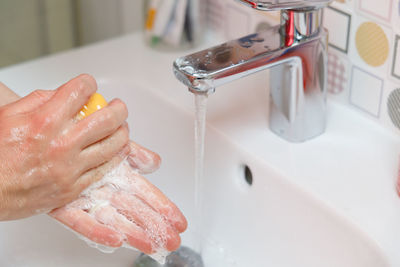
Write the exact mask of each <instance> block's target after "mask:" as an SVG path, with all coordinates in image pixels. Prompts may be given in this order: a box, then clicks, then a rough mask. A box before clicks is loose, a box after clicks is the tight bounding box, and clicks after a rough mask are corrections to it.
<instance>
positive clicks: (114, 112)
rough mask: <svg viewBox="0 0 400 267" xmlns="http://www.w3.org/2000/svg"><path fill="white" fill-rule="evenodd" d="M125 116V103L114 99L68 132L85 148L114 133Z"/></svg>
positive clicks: (126, 111) (126, 114) (126, 112)
mask: <svg viewBox="0 0 400 267" xmlns="http://www.w3.org/2000/svg"><path fill="white" fill-rule="evenodd" d="M127 117H128V110H127V108H126V105H125V104H124V103H123V102H122V101H121V100H118V99H115V100H113V101H111V102H110V103H109V104H108V105H107V106H106V107H104V108H102V109H100V110H98V111H96V112H94V113H93V114H91V115H90V116H88V117H86V118H84V119H83V120H81V121H79V122H77V124H76V126H75V127H74V129H72V131H71V133H70V134H71V135H72V136H73V137H72V138H74V139H76V140H77V142H78V143H79V145H80V146H81V147H82V148H85V147H87V146H89V145H91V144H93V143H96V142H98V141H100V140H101V139H103V138H105V137H107V136H109V135H111V134H112V133H114V132H115V131H116V130H117V129H118V128H119V127H120V126H121V125H122V124H124V122H125V120H126V118H127Z"/></svg>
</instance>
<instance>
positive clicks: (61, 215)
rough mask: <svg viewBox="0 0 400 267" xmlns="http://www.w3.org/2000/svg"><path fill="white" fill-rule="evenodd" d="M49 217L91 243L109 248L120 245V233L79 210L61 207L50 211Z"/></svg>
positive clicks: (121, 238)
mask: <svg viewBox="0 0 400 267" xmlns="http://www.w3.org/2000/svg"><path fill="white" fill-rule="evenodd" d="M49 215H50V216H52V217H53V218H55V219H56V220H58V221H60V222H61V223H63V224H65V225H67V226H68V227H70V228H71V229H72V230H74V231H76V232H78V233H80V234H81V235H83V236H85V237H87V238H89V239H90V240H92V241H93V242H96V243H99V244H102V245H105V246H109V247H120V246H121V245H122V241H123V236H122V235H121V234H120V233H118V232H116V231H114V230H113V229H111V228H109V227H107V226H106V225H103V224H101V223H99V222H97V221H96V220H95V219H94V218H93V217H91V216H90V215H89V214H88V213H86V212H84V211H83V210H81V209H75V208H68V207H62V208H58V209H55V210H53V211H51V212H50V213H49Z"/></svg>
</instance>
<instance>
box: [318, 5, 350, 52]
mask: <svg viewBox="0 0 400 267" xmlns="http://www.w3.org/2000/svg"><path fill="white" fill-rule="evenodd" d="M324 25H325V27H326V28H327V29H328V32H329V39H328V40H329V45H330V46H331V47H333V48H335V49H338V50H339V51H341V52H343V53H347V51H348V49H349V36H350V26H351V14H349V13H346V12H344V11H342V10H340V9H337V8H334V7H331V6H329V7H328V8H326V10H325V14H324Z"/></svg>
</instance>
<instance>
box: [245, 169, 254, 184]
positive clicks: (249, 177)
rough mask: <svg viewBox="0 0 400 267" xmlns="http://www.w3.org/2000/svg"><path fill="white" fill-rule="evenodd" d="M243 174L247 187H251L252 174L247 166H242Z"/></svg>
mask: <svg viewBox="0 0 400 267" xmlns="http://www.w3.org/2000/svg"><path fill="white" fill-rule="evenodd" d="M243 174H244V180H245V181H246V183H247V184H248V185H249V186H251V185H252V184H253V174H252V172H251V170H250V168H249V166H247V165H244V168H243Z"/></svg>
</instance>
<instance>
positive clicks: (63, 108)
mask: <svg viewBox="0 0 400 267" xmlns="http://www.w3.org/2000/svg"><path fill="white" fill-rule="evenodd" d="M96 90H97V85H96V82H95V81H94V79H93V78H92V77H91V76H89V75H80V76H78V77H76V78H75V79H72V80H71V81H69V82H67V83H66V84H64V85H62V86H61V87H59V88H58V89H57V90H56V91H39V90H38V91H35V92H33V93H31V94H30V95H28V96H26V97H24V98H21V99H19V100H18V101H16V102H13V103H9V104H7V105H4V106H1V107H0V123H1V128H0V147H1V149H0V177H1V182H0V220H11V219H18V218H23V217H28V216H30V215H33V214H36V213H43V212H47V211H50V210H52V209H54V208H57V207H61V206H63V205H65V204H67V203H69V202H71V201H72V200H74V199H76V198H77V197H78V196H79V194H80V193H81V191H82V190H83V189H85V188H86V187H87V186H88V185H89V184H91V183H93V182H95V181H97V180H99V179H101V178H102V177H103V175H104V173H105V172H106V171H107V170H108V168H109V165H108V164H105V162H108V161H109V160H110V159H111V158H113V157H114V158H115V159H118V157H119V160H120V161H121V160H122V159H123V158H124V157H125V156H124V155H123V154H118V155H119V156H118V157H115V155H117V153H118V151H121V149H122V148H123V147H124V146H126V144H127V142H128V139H129V137H128V136H129V133H128V129H127V126H126V125H125V124H124V121H125V119H126V117H127V109H126V107H125V105H124V104H123V103H122V101H120V100H114V101H112V102H110V103H109V105H108V106H107V107H105V108H103V109H102V110H100V111H98V112H96V114H93V115H92V116H90V117H88V118H85V119H84V120H81V121H79V122H77V121H76V120H75V116H76V114H77V112H78V111H79V110H80V109H81V107H82V106H83V105H84V104H85V103H86V102H87V101H88V99H89V97H90V96H91V95H92V94H93V93H94V92H95V91H96ZM125 153H129V151H126V152H125Z"/></svg>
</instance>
